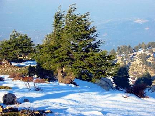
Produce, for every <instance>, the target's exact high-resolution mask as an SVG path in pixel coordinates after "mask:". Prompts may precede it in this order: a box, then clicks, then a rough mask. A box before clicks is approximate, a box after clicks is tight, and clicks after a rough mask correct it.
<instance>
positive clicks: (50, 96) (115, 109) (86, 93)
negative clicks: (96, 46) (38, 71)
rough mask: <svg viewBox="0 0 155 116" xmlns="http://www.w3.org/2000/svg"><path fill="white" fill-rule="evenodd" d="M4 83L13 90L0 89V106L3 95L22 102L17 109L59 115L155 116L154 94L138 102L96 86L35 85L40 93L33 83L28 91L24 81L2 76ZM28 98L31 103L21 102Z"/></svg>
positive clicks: (82, 83) (118, 92) (82, 82)
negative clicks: (38, 89) (8, 94)
mask: <svg viewBox="0 0 155 116" xmlns="http://www.w3.org/2000/svg"><path fill="white" fill-rule="evenodd" d="M0 77H4V78H5V81H4V82H0V85H5V86H10V87H12V90H0V104H1V103H2V97H3V95H4V94H5V93H9V92H10V93H14V94H15V95H16V96H17V98H18V101H19V102H21V104H20V105H19V106H16V105H15V106H14V107H19V108H29V107H30V108H33V109H36V110H39V109H44V110H48V109H49V110H51V111H53V112H54V113H53V114H49V116H52V115H58V116H61V115H62V116H85V115H86V116H155V95H154V94H155V93H150V92H148V94H147V95H148V96H149V98H145V99H140V98H138V97H136V96H134V95H129V97H128V98H124V97H123V96H124V95H125V93H124V92H121V91H116V90H115V91H114V90H111V91H105V90H103V89H102V88H100V87H99V86H97V85H95V84H92V83H89V82H84V81H80V80H75V82H76V83H77V84H78V85H79V87H76V86H73V85H66V84H59V83H57V82H51V83H44V84H37V86H39V87H40V88H41V89H42V90H41V91H34V87H33V83H30V85H31V90H28V89H27V87H26V86H25V83H24V82H21V81H12V80H11V79H9V78H7V77H8V76H4V75H1V76H0ZM24 99H29V101H30V102H25V103H24V102H23V100H24Z"/></svg>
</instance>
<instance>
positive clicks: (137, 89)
mask: <svg viewBox="0 0 155 116" xmlns="http://www.w3.org/2000/svg"><path fill="white" fill-rule="evenodd" d="M146 87H147V86H146V84H136V85H134V86H132V87H130V88H128V89H127V90H126V92H127V93H131V94H134V95H136V96H137V97H139V98H145V97H146V95H145V92H144V91H145V89H146Z"/></svg>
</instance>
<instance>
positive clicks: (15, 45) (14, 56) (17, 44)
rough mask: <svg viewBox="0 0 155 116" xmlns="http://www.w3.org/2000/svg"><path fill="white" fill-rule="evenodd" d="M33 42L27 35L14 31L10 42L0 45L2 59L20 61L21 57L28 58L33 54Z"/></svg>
mask: <svg viewBox="0 0 155 116" xmlns="http://www.w3.org/2000/svg"><path fill="white" fill-rule="evenodd" d="M33 46H34V44H33V42H32V41H31V38H29V37H28V36H27V35H26V34H20V33H18V32H17V31H15V30H14V31H13V32H12V33H11V35H10V39H9V40H4V41H1V43H0V58H1V59H6V60H9V61H14V60H19V57H20V56H22V57H25V56H28V55H29V54H30V53H32V52H33Z"/></svg>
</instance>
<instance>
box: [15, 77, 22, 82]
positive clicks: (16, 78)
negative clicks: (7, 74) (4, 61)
mask: <svg viewBox="0 0 155 116" xmlns="http://www.w3.org/2000/svg"><path fill="white" fill-rule="evenodd" d="M15 80H22V77H20V76H16V77H14V78H13V81H15Z"/></svg>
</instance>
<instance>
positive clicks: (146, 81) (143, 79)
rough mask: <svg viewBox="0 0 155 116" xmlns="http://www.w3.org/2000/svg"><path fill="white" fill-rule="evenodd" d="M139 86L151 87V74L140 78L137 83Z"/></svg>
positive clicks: (145, 74) (147, 73)
mask: <svg viewBox="0 0 155 116" xmlns="http://www.w3.org/2000/svg"><path fill="white" fill-rule="evenodd" d="M138 84H145V85H146V86H151V85H152V79H151V75H150V73H149V72H146V73H144V74H143V75H142V76H141V77H139V78H138V79H137V80H136V82H135V85H138Z"/></svg>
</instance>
